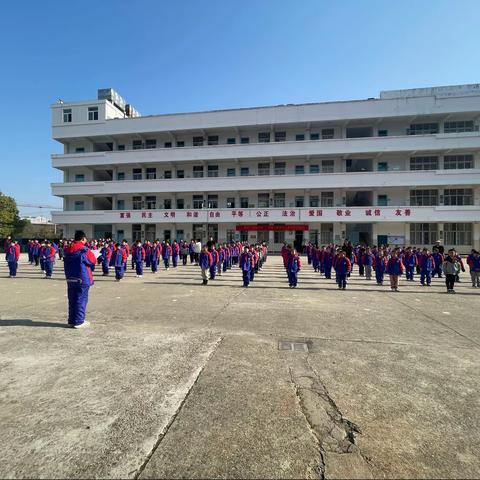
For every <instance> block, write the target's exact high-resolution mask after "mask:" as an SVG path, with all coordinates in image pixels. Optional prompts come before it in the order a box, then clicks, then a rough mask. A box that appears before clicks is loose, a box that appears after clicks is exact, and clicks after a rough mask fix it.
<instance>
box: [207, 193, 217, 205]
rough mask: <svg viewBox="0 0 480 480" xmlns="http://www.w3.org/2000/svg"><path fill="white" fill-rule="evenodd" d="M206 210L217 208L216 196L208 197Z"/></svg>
mask: <svg viewBox="0 0 480 480" xmlns="http://www.w3.org/2000/svg"><path fill="white" fill-rule="evenodd" d="M208 208H218V195H209V196H208Z"/></svg>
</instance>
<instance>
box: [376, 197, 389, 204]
mask: <svg viewBox="0 0 480 480" xmlns="http://www.w3.org/2000/svg"><path fill="white" fill-rule="evenodd" d="M377 205H378V206H379V207H386V206H387V205H388V197H387V196H386V195H378V196H377Z"/></svg>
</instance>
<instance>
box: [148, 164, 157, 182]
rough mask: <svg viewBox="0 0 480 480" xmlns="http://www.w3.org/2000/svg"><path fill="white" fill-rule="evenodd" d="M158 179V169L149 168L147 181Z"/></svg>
mask: <svg viewBox="0 0 480 480" xmlns="http://www.w3.org/2000/svg"><path fill="white" fill-rule="evenodd" d="M156 178H157V169H156V168H153V167H152V168H147V180H155V179H156Z"/></svg>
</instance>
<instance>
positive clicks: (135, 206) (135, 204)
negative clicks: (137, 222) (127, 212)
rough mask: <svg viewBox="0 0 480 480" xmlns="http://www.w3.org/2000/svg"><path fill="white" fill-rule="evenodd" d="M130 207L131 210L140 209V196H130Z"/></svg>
mask: <svg viewBox="0 0 480 480" xmlns="http://www.w3.org/2000/svg"><path fill="white" fill-rule="evenodd" d="M132 208H133V210H141V209H142V197H132Z"/></svg>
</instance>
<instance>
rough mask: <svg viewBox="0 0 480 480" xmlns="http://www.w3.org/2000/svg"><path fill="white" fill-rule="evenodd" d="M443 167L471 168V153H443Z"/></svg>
mask: <svg viewBox="0 0 480 480" xmlns="http://www.w3.org/2000/svg"><path fill="white" fill-rule="evenodd" d="M443 168H444V169H445V170H452V169H464V168H473V155H445V156H444V157H443Z"/></svg>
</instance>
